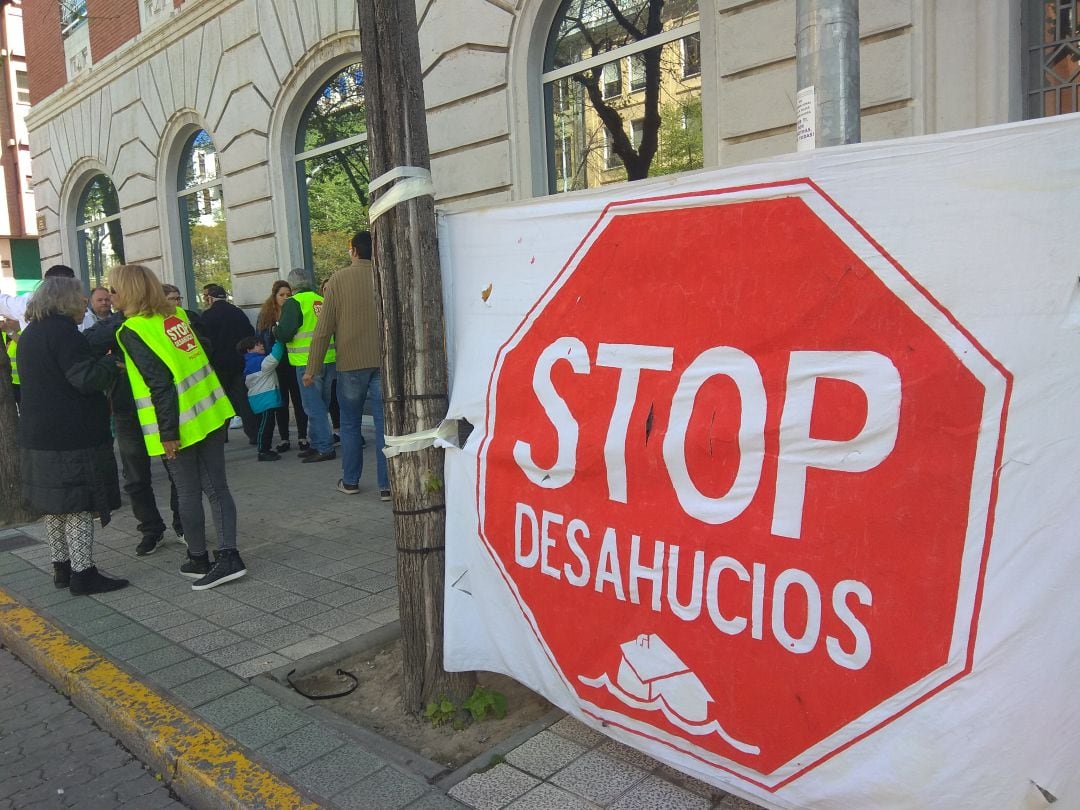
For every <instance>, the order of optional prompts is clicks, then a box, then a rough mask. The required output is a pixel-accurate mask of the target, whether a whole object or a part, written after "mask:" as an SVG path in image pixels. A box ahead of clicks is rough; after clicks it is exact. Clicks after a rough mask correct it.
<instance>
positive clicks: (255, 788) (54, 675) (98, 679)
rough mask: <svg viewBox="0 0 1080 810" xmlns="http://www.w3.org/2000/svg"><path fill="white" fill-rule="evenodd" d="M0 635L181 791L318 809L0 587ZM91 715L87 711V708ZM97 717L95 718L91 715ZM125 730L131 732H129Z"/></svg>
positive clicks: (291, 809)
mask: <svg viewBox="0 0 1080 810" xmlns="http://www.w3.org/2000/svg"><path fill="white" fill-rule="evenodd" d="M0 639H2V640H3V641H4V643H5V644H6V645H7V646H9V647H11V648H12V649H13V650H15V652H17V653H19V655H20V657H24V658H28V663H30V664H32V666H33V667H34V669H35V670H37V672H38V673H39V674H41V675H42V676H44V677H45V678H46V679H47V680H49V681H51V682H52V683H53V684H55V685H56V686H57V687H58V688H60V689H61V690H62V691H63V692H65V693H66V694H67V695H69V696H71V698H72V699H73V700H75V702H76V703H77V704H79V705H80V706H81V707H83V708H86V706H87V704H90V705H91V706H94V707H95V708H96V709H98V710H100V711H105V712H106V713H107V714H108V716H109V717H110V719H111V720H112V721H113V723H114V727H115V728H116V730H117V731H118V736H120V739H121V740H122V741H123V742H124V743H125V744H126V745H127V746H128V747H129V748H135V749H136V751H139V750H140V749H141V750H142V751H146V752H149V755H150V759H151V760H152V762H151V764H153V765H155V766H156V767H164V768H165V770H166V772H167V773H169V774H171V778H169V779H168V780H167V781H169V782H171V783H172V784H173V788H174V789H175V790H176V791H177V792H178V793H180V795H181V796H183V795H184V790H183V788H184V786H185V785H186V784H190V785H192V786H193V787H194V788H195V789H196V790H198V792H199V793H201V794H202V795H206V792H207V791H208V790H212V791H217V792H218V793H219V798H220V799H221V806H222V807H236V808H265V810H317V808H318V805H316V804H313V803H311V802H310V801H308V800H306V799H305V798H304V797H303V796H301V795H300V794H299V793H298V792H297V791H296V789H295V788H293V787H292V786H291V785H289V784H286V783H285V782H283V781H282V780H281V779H279V778H278V777H277V776H275V775H274V774H273V773H271V772H270V771H268V770H266V768H264V767H263V766H261V765H259V764H258V763H256V762H253V761H252V760H250V759H248V757H247V756H246V755H245V754H244V751H243V749H241V747H240V745H239V744H238V743H236V742H235V741H234V740H232V739H230V738H229V737H226V736H225V735H223V734H221V733H220V732H218V731H217V730H216V729H214V728H213V727H212V726H210V725H208V724H207V723H206V722H205V721H203V720H201V719H199V718H198V717H196V716H194V715H192V714H191V713H190V712H188V711H187V710H186V709H183V708H181V707H180V706H178V705H176V704H175V703H173V702H171V701H169V700H166V699H165V698H163V697H162V696H161V695H159V694H158V693H157V692H154V691H153V690H152V689H150V688H149V687H147V686H146V685H145V684H143V683H141V682H140V681H138V680H136V679H135V678H132V677H131V676H130V675H128V674H127V673H126V672H124V671H123V670H122V669H120V668H119V667H117V666H116V665H115V664H113V663H112V662H111V661H108V660H107V659H105V658H102V657H101V656H100V655H98V654H97V653H96V652H94V651H93V650H91V649H90V648H89V647H87V646H86V645H84V644H80V643H79V642H78V641H76V640H75V639H73V638H71V636H69V635H67V634H66V633H64V632H63V631H61V630H59V629H58V628H57V627H56V626H55V625H53V624H51V623H50V622H48V621H46V620H45V619H43V618H42V617H41V616H39V615H38V614H37V613H35V612H34V611H33V610H30V609H29V608H27V607H24V606H23V605H22V604H20V603H19V602H18V601H16V600H15V599H14V598H13V597H12V596H11V595H10V594H9V593H7V592H6V591H4V590H3V589H2V588H0ZM91 716H93V715H91ZM95 719H99V718H95ZM130 735H133V736H134V739H132V738H131V736H130Z"/></svg>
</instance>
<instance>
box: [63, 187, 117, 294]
mask: <svg viewBox="0 0 1080 810" xmlns="http://www.w3.org/2000/svg"><path fill="white" fill-rule="evenodd" d="M75 239H76V243H77V244H78V249H79V274H80V275H81V276H82V279H83V281H85V282H86V283H87V284H88V285H90V287H91V288H93V287H100V286H102V285H103V284H104V282H105V279H106V278H108V276H109V271H110V270H112V269H113V268H114V267H119V266H120V265H122V264H123V263H124V233H123V231H122V230H121V227H120V202H119V200H118V199H117V196H116V189H115V188H114V187H113V184H112V180H110V179H109V178H108V177H106V176H105V175H103V174H99V175H96V176H95V177H93V178H92V179H91V180H90V182H89V183H87V184H86V188H85V189H83V193H82V194H81V195H80V196H79V207H78V211H77V214H76V217H75Z"/></svg>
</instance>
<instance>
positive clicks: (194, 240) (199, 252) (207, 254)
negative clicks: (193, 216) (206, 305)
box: [190, 220, 232, 290]
mask: <svg viewBox="0 0 1080 810" xmlns="http://www.w3.org/2000/svg"><path fill="white" fill-rule="evenodd" d="M190 233H191V267H192V271H193V273H194V275H195V287H196V289H198V290H201V289H202V288H203V287H204V286H205V285H207V284H220V285H221V286H222V287H224V288H225V289H227V290H228V289H231V288H232V279H231V277H230V276H229V245H228V242H227V240H226V238H225V222H224V221H223V220H221V221H218V222H215V223H214V224H213V225H204V224H201V223H200V222H198V221H196V222H194V223H192V225H191V231H190Z"/></svg>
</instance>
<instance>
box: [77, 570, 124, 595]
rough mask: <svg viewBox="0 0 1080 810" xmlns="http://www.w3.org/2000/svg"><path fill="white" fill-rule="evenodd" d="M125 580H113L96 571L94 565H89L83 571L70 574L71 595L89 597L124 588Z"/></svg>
mask: <svg viewBox="0 0 1080 810" xmlns="http://www.w3.org/2000/svg"><path fill="white" fill-rule="evenodd" d="M127 585H128V581H127V580H126V579H113V578H112V577H107V576H105V575H103V574H102V573H101V572H100V571H98V570H97V566H96V565H91V566H90V567H89V568H87V569H86V570H85V571H72V572H71V586H70V587H71V593H72V594H73V595H75V596H89V595H90V594H92V593H108V592H109V591H118V590H120V589H121V588H126V587H127Z"/></svg>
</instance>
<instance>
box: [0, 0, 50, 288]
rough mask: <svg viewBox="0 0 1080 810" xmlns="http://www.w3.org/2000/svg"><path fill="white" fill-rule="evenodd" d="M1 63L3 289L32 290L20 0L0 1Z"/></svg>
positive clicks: (35, 275)
mask: <svg viewBox="0 0 1080 810" xmlns="http://www.w3.org/2000/svg"><path fill="white" fill-rule="evenodd" d="M0 67H2V76H0V148H2V149H3V151H2V152H0V177H2V178H3V194H2V195H0V292H5V293H15V292H25V291H26V290H28V289H31V288H32V286H33V285H34V284H35V283H36V281H37V279H39V278H40V277H41V269H40V264H41V262H40V259H39V257H38V248H37V227H36V217H35V210H34V192H33V188H32V179H31V175H30V139H29V136H28V135H27V131H26V115H27V113H29V111H30V92H29V89H28V83H27V71H26V49H25V47H24V46H23V9H22V4H21V3H20V2H18V0H9V2H5V3H0Z"/></svg>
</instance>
